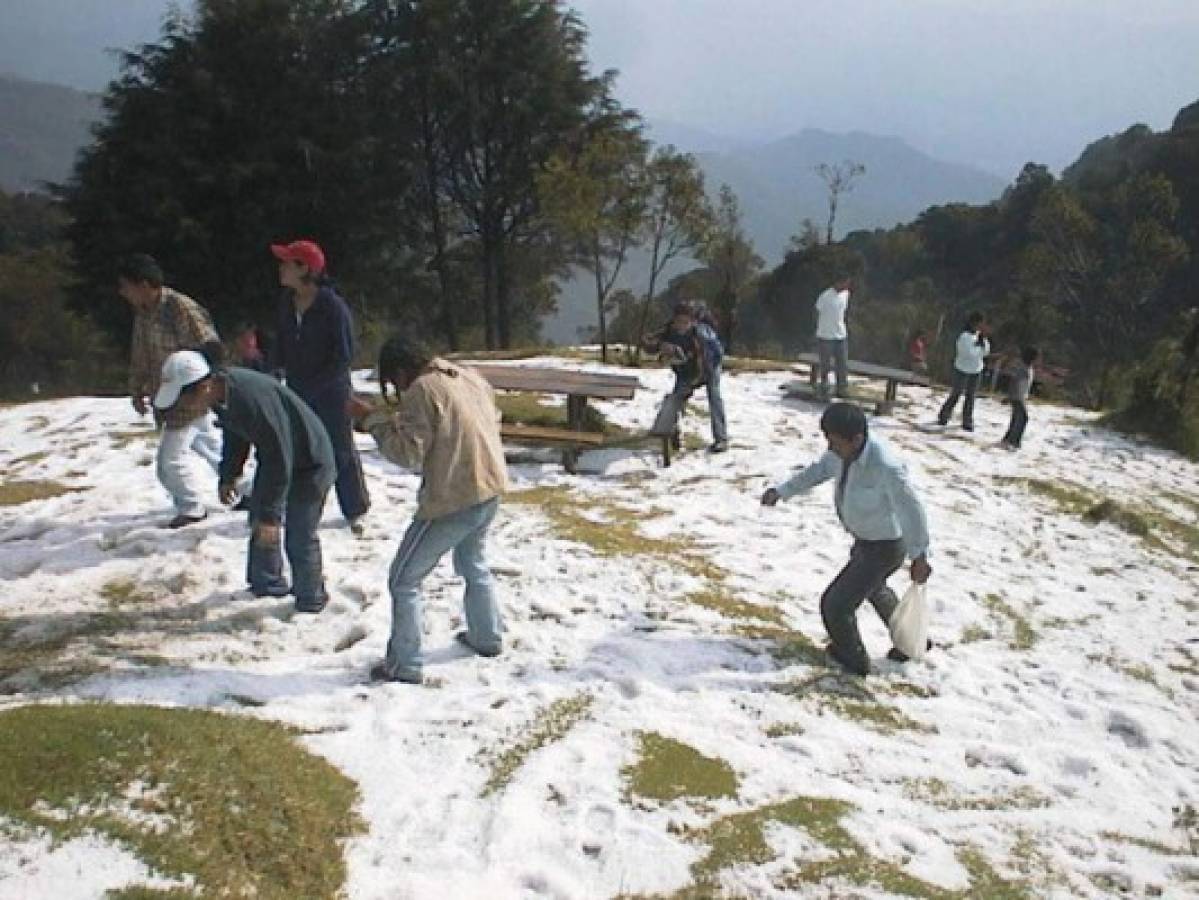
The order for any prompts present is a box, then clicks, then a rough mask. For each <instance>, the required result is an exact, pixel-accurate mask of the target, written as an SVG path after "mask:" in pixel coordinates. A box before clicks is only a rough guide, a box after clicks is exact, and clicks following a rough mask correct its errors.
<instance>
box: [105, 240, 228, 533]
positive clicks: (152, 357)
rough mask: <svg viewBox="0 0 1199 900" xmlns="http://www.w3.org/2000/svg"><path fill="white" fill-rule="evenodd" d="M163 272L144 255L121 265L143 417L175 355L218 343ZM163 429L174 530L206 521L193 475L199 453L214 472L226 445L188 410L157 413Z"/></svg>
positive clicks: (134, 393)
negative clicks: (130, 314) (166, 364)
mask: <svg viewBox="0 0 1199 900" xmlns="http://www.w3.org/2000/svg"><path fill="white" fill-rule="evenodd" d="M162 282H163V274H162V269H161V267H159V265H158V263H157V262H156V261H155V260H154V258H153V257H151V256H147V255H146V254H144V253H139V254H135V255H133V256H130V257H128V258H126V259H125V260H122V262H121V264H120V266H119V267H118V270H117V291H118V293H120V295H121V296H122V297H123V298H124V299H125V301H126V302H127V303H128V304H129V305H130V306H131V307H132V308H133V346H132V352H131V354H130V361H129V393H130V395H131V397H132V400H133V408H134V409H135V410H137V412H138V414H139V415H145V414H146V413H147V412H148V411H149V410H150V405H149V400H150V398H151V397H152V396H154V394H155V392H156V391H157V390H158V387H159V380H160V378H161V374H162V364H163V362H164V361H165V360H166V358H167V357H168V356H170V355H171V354H172V353H174V352H175V351H176V350H198V349H199V348H200V347H202V346H203V345H204V344H206V343H208V342H209V341H216V340H218V337H217V333H216V328H214V327H213V324H212V319H211V318H210V317H209V315H208V312H207V311H206V310H205V309H204V307H202V306H200V304H198V303H197V302H196V301H195V300H193V299H191V298H190V297H188V296H186V295H184V294H181V293H179V292H178V291H175V290H172V289H171V288H169V287H165V286H164V285H163V283H162ZM155 419H156V421H157V422H158V424H159V425H160V426H161V427H162V440H161V441H160V442H159V444H158V480H159V482H161V484H162V486H163V487H164V488H166V489H167V492H168V493H169V494H170V495H171V498H172V500H173V501H174V503H175V518H173V519H172V520H171V521H170V522H169V523H168V526H167V527H169V528H182V527H184V526H186V525H193V524H195V523H196V522H200V521H203V519H204V518H205V517H207V515H208V510H207V506H206V504H205V503H204V500H203V496H204V495H203V489H204V485H203V483H202V481H201V479H200V478H199V477H198V474H197V473H196V472H195V471H193V466H192V463H193V462H194V459H193V458H192V456H191V452H192V451H194V452H195V453H196V454H197V455H199V456H200V457H201V458H202V459H203V460H205V461H206V462H207V463H208V464H209V465H210V466H212V468H213V471H216V469H217V467H218V466H219V465H220V461H221V439H220V436H219V435H218V433H217V431H216V428H215V426H214V424H213V420H212V415H211V414H210V413H209V412H207V411H205V412H204V413H203V414H201V415H199V416H196V415H195V413H192V412H188V411H186V410H167V411H166V412H163V413H158V412H156V413H155Z"/></svg>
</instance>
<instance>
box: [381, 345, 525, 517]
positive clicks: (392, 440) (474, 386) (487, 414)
mask: <svg viewBox="0 0 1199 900" xmlns="http://www.w3.org/2000/svg"><path fill="white" fill-rule="evenodd" d="M499 421H500V414H499V410H498V409H497V408H496V405H495V393H494V392H493V391H492V389H491V385H489V384H488V383H487V382H486V381H484V380H483V379H482V378H481V377H480V376H479V375H477V374H475V373H474V372H472V371H471V370H470V369H464V368H460V367H459V366H456V365H454V364H453V363H450V362H447V361H446V360H444V359H435V360H433V362H432V363H430V364H429V368H428V369H427V370H426V371H425V372H423V373H422V374H421V375H419V376H418V377H417V378H416V380H415V381H413V382H412V384H411V385H409V387H408V389H407V390H405V391H404V392H403V393H402V394H401V395H400V409H399V412H398V413H396V414H393V413H391V412H390V411H389V410H377V411H375V412H373V413H371V414H370V415H369V416H367V417H366V421H365V423H364V424H365V426H366V429H367V431H369V432H370V433H371V435H372V436H373V437H374V439H375V441H376V443H378V445H379V450H380V451H381V452H382V454H383V455H384V456H385V457H386V458H387V459H389V460H391V461H392V462H394V463H397V464H398V465H401V466H404V467H406V468H410V469H418V470H420V471H421V473H422V478H421V485H420V493H419V494H418V496H417V502H418V506H417V511H416V518H418V519H437V518H440V517H442V516H446V515H449V514H450V513H454V512H458V511H459V510H462V509H466V508H467V507H469V506H474V505H475V504H477V503H482V502H483V501H484V500H490V499H491V498H492V497H496V496H498V495H500V494H502V493H503V492H504V491H505V490H507V488H508V472H507V468H506V467H505V465H504V450H503V447H502V446H501V445H500V425H499Z"/></svg>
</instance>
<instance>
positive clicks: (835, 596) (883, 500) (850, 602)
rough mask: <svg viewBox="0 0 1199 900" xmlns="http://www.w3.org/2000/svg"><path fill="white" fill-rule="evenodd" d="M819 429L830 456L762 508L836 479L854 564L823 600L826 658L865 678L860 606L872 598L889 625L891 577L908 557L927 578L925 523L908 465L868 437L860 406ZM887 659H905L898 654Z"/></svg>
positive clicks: (834, 413) (848, 406)
mask: <svg viewBox="0 0 1199 900" xmlns="http://www.w3.org/2000/svg"><path fill="white" fill-rule="evenodd" d="M820 428H821V430H822V431H823V432H824V436H825V440H827V441H828V450H827V451H826V452H825V454H824V455H823V456H822V457H820V459H818V460H817V461H816V462H814V463H813V464H812V465H810V466H808V467H807V468H805V469H803V470H801V471H800V472H798V473H797V474H795V475H794V476H793V477H792V478H790V479H788V480H787V481H785V482H783V483H782V484H780V485H779V486H778V487H772V488H770V489H769V490H767V491H766V493H765V494H763V495H762V505H764V506H774V505H775V504H776V503H778V502H779V501H780V500H786V499H787V498H789V497H794V496H795V495H797V494H802V493H805V492H807V491H809V490H811V489H812V488H814V487H815V486H816V485H818V484H821V483H823V482H825V481H829V480H831V479H836V486H835V488H834V490H833V502H834V504H835V505H836V508H837V516H838V518H840V520H841V524H842V525H844V526H845V530H846V531H848V532H849V533H850V534H851V535H853V537H854V544H853V549H852V550H851V551H850V554H849V562H848V563H847V564H846V565H845V568H843V569H842V570H841V572H840V574H838V575H837V577H836V578H834V579H833V583H832V584H830V585H829V586H828V588H827V589H826V590H825V592H824V595H823V596H822V597H821V598H820V615H821V617H822V618H823V619H824V627H825V628H826V629H827V630H828V636H829V639H830V641H831V643H830V644H829V645H828V654H829V656H831V657H832V658H833V660H834V661H835V662H837V663H839V664H840V665H842V666H843V667H845V668H846V669H848V670H849V671H850V672H853V673H855V674H857V675H866V674H868V673H869V672H870V655H869V654H868V653H867V652H866V648H865V646H864V645H863V644H862V636H861V634H860V633H859V632H858V623H857V610H858V607H859V606H861V605H862V602H863V601H864V600H869V601H870V604H871V605H872V606H873V607H874V609H875V611H876V612H877V613H878V614H879V617H880V618H881V619H882V620H883V622H887V623H889V622H890V620H891V615H892V613H894V612H895V607H896V606H897V605H898V602H899V601H898V599H897V598H896V596H895V592H894V591H892V590H891V589H890V588H889V587H887V578H888V577H890V576H891V574H892V573H893V572H895V571H896V570H897V569H898V568H899V567H900V566H902V565H903V561H904V558H905V557H906V558H908V559H910V560H911V563H912V564H911V573H912V580H913V581H915V582H917V583H919V584H923V583H924V582H925V581H927V580H928V577H929V575H931V574H932V568H931V567H930V566H929V564H928V545H929V537H928V523H927V520H926V518H925V515H924V506H923V504H921V502H920V498H919V497H917V496H916V492H915V491H914V490H913V489H912V484H911V482H910V481H909V480H908V476H907V471H906V470H905V468H904V466H903V464H902V463H900V462H899V460H897V459H896V458H895V457H894V455H892V453H891V450H890V448H889V447H888V446H887V445H886V444H885V443H884V442H883V441H882V440H881V439H880V438H877V437H874V436H873V435H870V434H869V433H868V430H867V426H866V416H865V414H864V413H863V412H862V410H861V409H860V408H858V407H857V406H855V405H853V404H852V403H834V404H832V405H831V406H829V407H828V409H826V410H825V411H824V415H823V416H821V417H820ZM888 656H889V658H891V659H895V660H898V661H900V662H904V661H906V659H907V657H905V656H904V655H903V654H901V653H900V652H899V651H898V650H897V649H895V648H892V650H891V652H890V653H889V654H888Z"/></svg>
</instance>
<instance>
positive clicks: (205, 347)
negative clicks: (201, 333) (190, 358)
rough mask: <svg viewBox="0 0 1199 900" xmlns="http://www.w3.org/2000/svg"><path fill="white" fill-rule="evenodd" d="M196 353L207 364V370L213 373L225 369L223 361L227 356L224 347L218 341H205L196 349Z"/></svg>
mask: <svg viewBox="0 0 1199 900" xmlns="http://www.w3.org/2000/svg"><path fill="white" fill-rule="evenodd" d="M196 352H197V353H199V354H200V355H201V356H203V357H204V359H205V361H206V362H207V363H208V368H209V369H211V370H212V371H213V372H215V371H217V370H218V369H223V368H225V361H226V359H227V355H228V354H227V351H226V350H225V345H224V344H222V343H221V342H220V341H205V342H204V343H203V344H201V345H200V346H199V347H198V348H197V350H196Z"/></svg>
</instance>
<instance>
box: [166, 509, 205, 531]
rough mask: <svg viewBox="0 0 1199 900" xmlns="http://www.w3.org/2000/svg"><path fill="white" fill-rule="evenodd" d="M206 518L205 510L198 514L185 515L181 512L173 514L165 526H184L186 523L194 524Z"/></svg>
mask: <svg viewBox="0 0 1199 900" xmlns="http://www.w3.org/2000/svg"><path fill="white" fill-rule="evenodd" d="M207 518H208V513H207V512H202V513H200V515H198V516H185V515H183V514H182V513H180V514H179V515H177V516H175V518H173V519H171V521H169V522H167V524H166V525H165V526H164V527H165V528H186V527H187V526H188V525H195V524H196V523H198V522H203V521H204V520H205V519H207Z"/></svg>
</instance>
